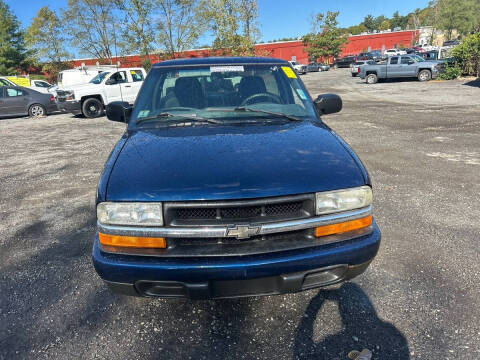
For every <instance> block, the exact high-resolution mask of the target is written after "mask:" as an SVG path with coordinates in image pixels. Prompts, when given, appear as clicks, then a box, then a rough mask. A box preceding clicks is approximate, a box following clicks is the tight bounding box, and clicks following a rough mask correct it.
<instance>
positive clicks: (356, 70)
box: [350, 60, 376, 77]
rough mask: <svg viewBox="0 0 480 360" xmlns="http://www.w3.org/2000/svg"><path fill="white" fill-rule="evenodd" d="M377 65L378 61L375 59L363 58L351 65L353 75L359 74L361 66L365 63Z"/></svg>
mask: <svg viewBox="0 0 480 360" xmlns="http://www.w3.org/2000/svg"><path fill="white" fill-rule="evenodd" d="M367 64H368V65H375V64H376V62H375V61H374V60H362V61H357V62H355V63H353V64H352V66H351V67H350V72H351V74H352V76H353V77H355V76H358V74H360V67H361V66H363V65H367Z"/></svg>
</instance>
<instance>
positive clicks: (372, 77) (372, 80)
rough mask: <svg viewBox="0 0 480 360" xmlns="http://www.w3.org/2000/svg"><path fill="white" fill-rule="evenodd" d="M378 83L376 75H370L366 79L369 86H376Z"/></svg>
mask: <svg viewBox="0 0 480 360" xmlns="http://www.w3.org/2000/svg"><path fill="white" fill-rule="evenodd" d="M377 81H378V77H377V75H376V74H368V75H367V77H366V79H365V82H366V83H367V84H376V83H377Z"/></svg>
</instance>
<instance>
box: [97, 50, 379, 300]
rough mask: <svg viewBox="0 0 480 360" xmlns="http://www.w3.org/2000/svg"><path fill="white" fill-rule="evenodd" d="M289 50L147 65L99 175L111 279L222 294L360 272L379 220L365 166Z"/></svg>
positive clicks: (175, 292)
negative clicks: (283, 56) (329, 120)
mask: <svg viewBox="0 0 480 360" xmlns="http://www.w3.org/2000/svg"><path fill="white" fill-rule="evenodd" d="M341 108H342V101H341V99H340V97H338V96H337V95H334V94H324V95H319V96H318V97H317V98H315V99H312V98H311V97H310V95H309V93H308V91H307V90H306V88H305V86H304V85H303V83H302V81H301V80H300V79H299V78H298V76H297V74H296V73H295V71H294V70H293V69H292V67H291V66H290V64H289V63H288V62H285V61H283V60H279V59H272V58H204V59H183V60H170V61H165V62H161V63H159V64H156V65H154V66H153V67H152V69H151V70H150V72H149V74H148V76H147V78H146V80H145V82H144V84H143V86H142V88H141V90H140V93H139V95H138V98H137V100H136V102H135V105H134V106H133V108H132V107H131V106H130V105H129V104H128V103H124V102H115V103H112V104H110V105H109V106H108V107H107V117H108V118H109V119H110V120H113V121H119V122H125V123H127V126H126V131H125V133H124V135H123V136H122V138H121V139H120V140H119V141H118V143H117V144H116V146H115V147H114V149H113V151H112V153H111V155H110V157H109V159H108V160H107V162H106V165H105V168H104V170H103V173H102V175H101V178H100V181H99V184H98V191H97V199H96V207H97V227H98V231H97V234H96V236H95V239H94V245H93V263H94V266H95V269H96V271H97V272H98V274H99V275H100V277H101V278H102V279H103V280H104V281H105V282H106V284H107V285H108V286H109V287H110V288H111V289H112V290H113V291H114V292H117V293H121V294H126V295H134V296H152V297H185V298H190V299H208V298H227V297H241V296H252V295H272V294H283V293H290V292H297V291H302V290H307V289H312V288H317V287H320V286H325V285H330V284H334V283H338V282H341V281H344V280H347V279H351V278H353V277H355V276H357V275H359V274H361V273H362V272H363V271H364V270H365V269H366V268H367V267H368V265H369V264H370V262H371V261H372V259H373V258H374V257H375V255H376V253H377V251H378V248H379V244H380V232H379V229H378V227H377V225H376V223H375V221H374V219H373V217H372V189H371V182H370V178H369V176H368V173H367V171H366V170H365V168H364V166H363V165H362V163H361V161H360V160H359V158H358V157H357V156H356V155H355V153H354V152H353V150H352V149H351V148H350V147H349V146H348V145H347V144H346V143H345V142H344V141H343V140H342V139H341V138H340V137H339V136H338V135H337V134H335V133H334V132H333V131H332V130H331V129H330V128H329V127H328V126H327V125H326V124H325V123H323V122H322V120H321V118H320V116H321V115H327V114H331V113H336V112H339V111H340V110H341Z"/></svg>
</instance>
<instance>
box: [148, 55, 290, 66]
mask: <svg viewBox="0 0 480 360" xmlns="http://www.w3.org/2000/svg"><path fill="white" fill-rule="evenodd" d="M225 64H229V65H230V64H278V65H288V62H287V61H285V60H281V59H275V58H268V57H258V56H257V57H207V58H191V59H175V60H167V61H162V62H159V63H156V64H155V65H153V66H154V67H167V66H195V65H225Z"/></svg>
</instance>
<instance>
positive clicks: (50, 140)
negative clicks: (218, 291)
mask: <svg viewBox="0 0 480 360" xmlns="http://www.w3.org/2000/svg"><path fill="white" fill-rule="evenodd" d="M302 78H303V80H304V81H305V83H306V84H307V87H308V88H309V90H310V91H311V93H312V94H318V93H324V92H336V93H339V94H340V95H341V96H342V97H343V99H344V110H343V111H342V112H341V113H340V114H336V115H330V116H326V117H325V118H324V121H325V122H326V123H327V124H328V125H329V126H331V127H332V128H333V129H334V130H335V131H336V132H337V133H339V134H340V135H341V136H342V137H343V138H344V139H345V140H347V142H349V143H350V144H351V145H352V146H353V148H354V149H355V150H356V152H357V153H358V154H359V156H360V157H361V158H362V160H363V161H364V163H365V164H366V166H367V168H368V169H369V171H370V175H371V176H372V180H373V185H374V190H375V215H376V220H377V222H378V224H379V226H380V228H381V230H382V235H383V240H382V245H381V249H380V252H379V254H378V256H377V258H376V260H375V261H374V262H373V264H372V265H371V267H370V268H369V269H368V270H367V272H366V273H365V274H363V275H362V276H360V277H358V278H357V279H355V280H353V281H351V282H348V283H345V284H343V285H337V286H332V287H329V288H325V289H322V290H311V291H306V292H303V293H298V294H292V295H285V296H270V297H258V298H248V299H236V300H218V301H198V302H191V301H187V300H161V299H142V298H128V297H122V296H116V295H112V294H110V293H109V291H108V290H107V289H106V288H105V286H104V285H103V283H102V282H101V280H100V279H99V278H98V277H97V276H96V274H95V271H94V269H93V267H92V264H91V260H90V250H91V245H92V239H93V236H94V233H95V211H94V196H95V188H96V182H97V180H98V177H99V174H100V172H101V170H102V166H103V163H104V161H105V160H106V158H107V156H108V154H109V152H110V150H111V149H112V147H113V145H114V143H115V142H116V141H117V139H118V138H119V137H120V136H121V134H122V132H123V126H122V125H121V124H116V123H113V122H108V121H106V119H105V118H100V119H95V120H87V119H82V118H76V117H72V116H69V115H55V116H49V117H48V118H43V119H28V118H19V119H8V120H0V141H1V144H2V146H1V147H0V163H1V172H0V184H1V187H0V190H1V191H0V205H1V206H0V214H1V215H0V220H1V222H0V359H94V358H95V359H157V358H158V359H207V358H208V359H210V358H214V359H233V358H235V359H237V358H240V359H257V358H258V359H271V358H273V357H275V358H276V359H297V358H299V359H329V360H330V359H346V354H347V353H348V352H349V351H350V350H352V349H359V350H361V349H362V348H368V349H370V350H372V351H373V354H374V355H373V359H478V358H479V357H480V345H479V344H480V325H479V324H480V311H479V309H480V300H479V299H480V290H479V285H478V279H479V277H480V265H479V264H480V259H479V240H480V239H479V238H480V235H479V234H480V224H479V221H478V219H479V218H480V205H479V193H480V185H479V181H478V177H479V175H480V141H479V139H480V84H479V83H478V81H477V82H472V81H466V80H465V81H453V82H430V83H418V82H416V81H401V82H387V83H380V84H375V85H366V84H365V83H364V82H362V81H360V80H359V79H356V78H352V77H351V76H350V75H349V73H348V70H343V69H342V70H337V71H330V72H326V73H313V74H308V75H306V76H303V77H302Z"/></svg>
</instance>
